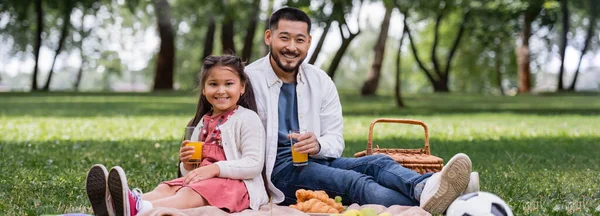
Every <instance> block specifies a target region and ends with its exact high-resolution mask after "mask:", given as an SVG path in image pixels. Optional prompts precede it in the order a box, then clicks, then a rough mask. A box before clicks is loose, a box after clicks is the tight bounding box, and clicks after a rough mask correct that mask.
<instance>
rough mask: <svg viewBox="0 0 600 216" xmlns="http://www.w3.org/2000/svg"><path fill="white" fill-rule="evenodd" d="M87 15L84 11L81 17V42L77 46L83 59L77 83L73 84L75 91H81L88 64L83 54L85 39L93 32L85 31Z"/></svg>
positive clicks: (76, 79) (78, 71)
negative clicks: (85, 67) (84, 67)
mask: <svg viewBox="0 0 600 216" xmlns="http://www.w3.org/2000/svg"><path fill="white" fill-rule="evenodd" d="M85 14H86V11H85V10H83V14H82V15H81V28H80V29H79V34H80V35H81V40H79V43H77V45H78V46H79V57H80V58H81V66H80V67H79V70H77V75H76V76H75V82H74V83H73V91H79V86H80V84H81V78H82V77H83V66H84V64H85V62H86V58H85V55H84V54H83V39H84V38H85V37H87V35H89V33H90V32H91V31H92V29H89V30H87V31H85V30H84V28H83V23H84V20H85Z"/></svg>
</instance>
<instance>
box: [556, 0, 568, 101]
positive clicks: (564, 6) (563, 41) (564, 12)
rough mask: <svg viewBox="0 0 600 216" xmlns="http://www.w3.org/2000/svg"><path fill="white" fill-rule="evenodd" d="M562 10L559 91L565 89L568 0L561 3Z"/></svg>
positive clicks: (562, 0)
mask: <svg viewBox="0 0 600 216" xmlns="http://www.w3.org/2000/svg"><path fill="white" fill-rule="evenodd" d="M560 9H561V12H562V27H563V28H562V32H561V35H560V39H561V40H560V70H559V71H558V84H557V86H558V91H562V90H563V89H564V85H563V75H564V73H565V54H566V51H567V42H568V39H567V34H568V33H569V3H568V2H567V0H561V1H560Z"/></svg>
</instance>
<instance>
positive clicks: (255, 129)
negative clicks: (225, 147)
mask: <svg viewBox="0 0 600 216" xmlns="http://www.w3.org/2000/svg"><path fill="white" fill-rule="evenodd" d="M239 121H242V122H241V127H239V128H237V127H236V128H234V130H236V131H234V132H233V133H234V134H235V135H238V136H239V139H235V140H236V141H239V142H240V143H227V144H229V145H237V146H238V148H239V150H240V152H241V157H240V159H237V160H226V161H219V162H216V163H215V164H216V165H218V166H219V169H220V174H219V177H221V178H230V179H251V178H254V177H256V176H259V175H260V174H261V172H262V169H263V167H264V160H265V131H264V127H263V126H262V123H261V120H260V118H259V117H258V114H256V113H255V112H252V111H248V112H245V113H244V115H241V116H240V119H239ZM237 130H239V131H237Z"/></svg>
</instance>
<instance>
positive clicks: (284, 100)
mask: <svg viewBox="0 0 600 216" xmlns="http://www.w3.org/2000/svg"><path fill="white" fill-rule="evenodd" d="M277 112H278V115H279V118H278V119H279V121H278V125H279V131H278V134H277V138H278V139H277V146H278V147H290V139H289V138H288V137H287V135H288V133H289V131H290V130H298V129H300V126H298V125H299V124H298V98H297V97H296V83H283V85H282V86H281V92H279V108H278V109H277Z"/></svg>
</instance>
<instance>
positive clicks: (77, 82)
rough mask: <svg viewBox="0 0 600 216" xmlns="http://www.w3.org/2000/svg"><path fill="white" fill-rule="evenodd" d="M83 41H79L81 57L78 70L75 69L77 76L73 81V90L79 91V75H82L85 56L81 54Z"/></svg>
mask: <svg viewBox="0 0 600 216" xmlns="http://www.w3.org/2000/svg"><path fill="white" fill-rule="evenodd" d="M82 44H83V43H82V42H80V44H79V50H80V51H79V55H80V56H79V57H80V58H81V66H80V67H79V70H78V71H77V76H76V77H75V83H74V84H73V90H74V91H79V84H81V77H82V76H83V64H84V63H85V56H84V55H83V45H82Z"/></svg>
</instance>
